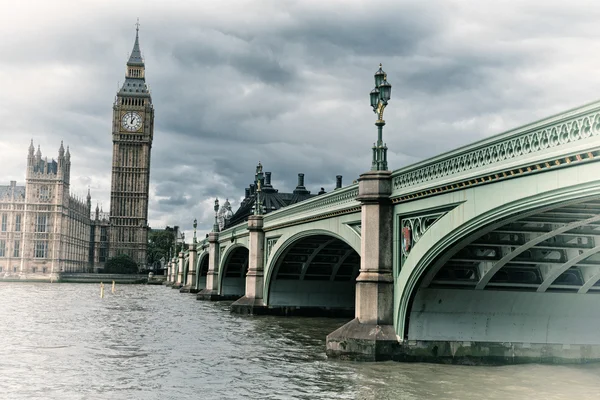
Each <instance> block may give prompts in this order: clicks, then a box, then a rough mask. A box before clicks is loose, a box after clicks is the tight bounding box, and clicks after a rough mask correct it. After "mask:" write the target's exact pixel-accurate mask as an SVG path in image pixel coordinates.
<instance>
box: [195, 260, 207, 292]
mask: <svg viewBox="0 0 600 400" xmlns="http://www.w3.org/2000/svg"><path fill="white" fill-rule="evenodd" d="M207 274H208V255H205V256H204V257H202V258H201V259H200V262H199V263H198V268H197V273H196V289H198V290H202V289H204V288H206V275H207Z"/></svg>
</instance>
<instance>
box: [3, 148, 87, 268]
mask: <svg viewBox="0 0 600 400" xmlns="http://www.w3.org/2000/svg"><path fill="white" fill-rule="evenodd" d="M70 175H71V155H70V153H69V149H68V148H67V150H66V152H65V150H64V147H63V144H62V143H61V145H60V148H59V150H58V159H57V160H54V159H52V160H51V161H48V159H47V158H42V153H41V150H40V148H39V147H38V149H37V152H35V153H34V147H33V142H32V143H31V145H30V146H29V154H28V156H27V171H26V180H25V186H17V184H16V182H15V181H12V182H10V184H9V185H8V186H0V278H4V279H21V278H34V279H35V278H36V277H40V278H47V277H48V275H50V276H52V274H57V273H58V272H61V271H87V270H89V266H90V262H89V261H90V260H89V249H90V232H91V230H90V227H91V226H92V221H91V219H90V208H91V196H90V194H89V191H88V196H87V199H86V200H85V201H84V200H83V199H78V198H76V197H75V196H73V195H72V194H71V193H70Z"/></svg>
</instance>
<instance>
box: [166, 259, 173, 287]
mask: <svg viewBox="0 0 600 400" xmlns="http://www.w3.org/2000/svg"><path fill="white" fill-rule="evenodd" d="M174 260H175V259H174V258H172V259H170V260H169V268H168V273H167V283H166V285H167V286H173V283H175V261H174Z"/></svg>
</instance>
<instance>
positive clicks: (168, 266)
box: [163, 260, 171, 286]
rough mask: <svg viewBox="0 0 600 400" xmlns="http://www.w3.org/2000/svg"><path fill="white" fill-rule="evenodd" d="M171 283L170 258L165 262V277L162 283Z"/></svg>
mask: <svg viewBox="0 0 600 400" xmlns="http://www.w3.org/2000/svg"><path fill="white" fill-rule="evenodd" d="M170 283H171V260H169V261H168V262H167V279H165V281H164V283H163V284H164V285H166V286H168V285H169V284H170Z"/></svg>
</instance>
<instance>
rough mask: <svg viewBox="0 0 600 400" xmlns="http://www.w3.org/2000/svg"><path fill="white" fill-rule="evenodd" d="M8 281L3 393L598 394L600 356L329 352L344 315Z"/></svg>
mask: <svg viewBox="0 0 600 400" xmlns="http://www.w3.org/2000/svg"><path fill="white" fill-rule="evenodd" d="M106 288H108V290H107V293H106V294H105V297H104V298H103V299H101V298H100V296H99V286H98V285H93V284H37V283H0V342H1V346H0V399H10V400H12V399H111V400H118V399H378V400H379V399H436V398H438V399H503V400H504V399H528V400H533V399H598V398H600V365H598V364H590V365H583V366H552V365H518V366H506V367H471V366H452V365H436V364H403V363H395V362H384V363H356V362H348V361H338V360H328V359H327V358H326V357H325V352H324V348H325V336H326V335H327V334H328V333H330V332H331V331H333V330H334V329H336V328H337V327H339V326H341V325H343V324H344V323H345V322H346V320H342V319H338V320H335V319H322V318H281V317H248V316H238V315H232V314H230V313H229V304H230V303H225V302H216V303H212V302H201V301H197V300H196V299H195V296H194V295H190V294H181V293H179V291H177V290H173V289H170V288H167V287H164V286H140V285H117V291H116V293H115V294H112V293H110V286H108V285H107V286H106ZM599 334H600V333H599Z"/></svg>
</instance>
